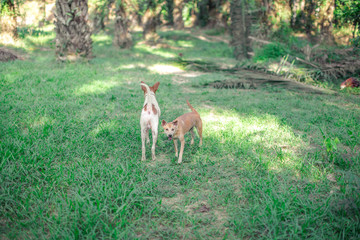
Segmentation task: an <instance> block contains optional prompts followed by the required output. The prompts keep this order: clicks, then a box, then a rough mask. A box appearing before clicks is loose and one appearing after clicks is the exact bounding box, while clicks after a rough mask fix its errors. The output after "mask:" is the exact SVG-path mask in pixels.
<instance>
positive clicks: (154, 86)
mask: <svg viewBox="0 0 360 240" xmlns="http://www.w3.org/2000/svg"><path fill="white" fill-rule="evenodd" d="M141 83H144V82H143V81H141ZM159 85H160V82H156V83H155V84H154V85H153V86H152V87H150V86H149V88H150V91H151V92H153V93H156V91H157V90H158V88H159ZM141 89H142V90H143V91H144V95H145V94H146V92H147V90H146V87H144V86H141Z"/></svg>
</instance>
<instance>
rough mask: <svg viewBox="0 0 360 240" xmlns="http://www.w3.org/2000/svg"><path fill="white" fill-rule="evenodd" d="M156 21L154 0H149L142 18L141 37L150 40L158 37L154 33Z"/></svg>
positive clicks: (152, 40) (153, 40) (154, 40)
mask: <svg viewBox="0 0 360 240" xmlns="http://www.w3.org/2000/svg"><path fill="white" fill-rule="evenodd" d="M157 22H158V14H157V6H156V3H155V0H149V1H148V6H147V9H146V11H145V14H144V18H143V37H144V39H145V40H147V41H150V42H154V43H155V42H157V41H158V39H159V38H160V37H159V35H158V34H157V33H156V26H157Z"/></svg>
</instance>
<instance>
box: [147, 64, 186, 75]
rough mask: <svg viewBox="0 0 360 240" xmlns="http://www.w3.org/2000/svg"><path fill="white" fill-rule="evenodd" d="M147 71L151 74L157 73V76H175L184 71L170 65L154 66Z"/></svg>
mask: <svg viewBox="0 0 360 240" xmlns="http://www.w3.org/2000/svg"><path fill="white" fill-rule="evenodd" d="M149 69H150V70H151V71H152V72H155V73H158V74H175V73H183V72H184V70H182V69H180V68H178V67H175V66H172V65H165V64H155V65H153V66H150V67H149Z"/></svg>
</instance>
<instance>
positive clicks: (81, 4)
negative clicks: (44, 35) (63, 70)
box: [55, 0, 92, 60]
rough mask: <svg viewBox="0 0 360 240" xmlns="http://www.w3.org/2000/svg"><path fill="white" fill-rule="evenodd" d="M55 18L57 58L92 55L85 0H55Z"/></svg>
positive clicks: (74, 58)
mask: <svg viewBox="0 0 360 240" xmlns="http://www.w3.org/2000/svg"><path fill="white" fill-rule="evenodd" d="M55 19H56V21H55V31H56V55H57V58H58V59H60V60H76V59H78V58H79V57H83V58H90V57H92V40H91V31H90V26H89V25H88V4H87V0H56V10H55Z"/></svg>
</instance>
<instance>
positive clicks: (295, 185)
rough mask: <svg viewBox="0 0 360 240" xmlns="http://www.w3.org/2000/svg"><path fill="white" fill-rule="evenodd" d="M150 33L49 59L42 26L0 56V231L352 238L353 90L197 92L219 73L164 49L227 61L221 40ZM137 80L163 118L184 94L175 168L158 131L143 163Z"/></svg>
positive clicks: (355, 226)
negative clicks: (152, 91) (11, 56)
mask: <svg viewBox="0 0 360 240" xmlns="http://www.w3.org/2000/svg"><path fill="white" fill-rule="evenodd" d="M160 35H161V37H162V38H163V41H164V42H166V43H167V44H169V45H170V46H173V47H174V48H166V49H164V48H160V49H155V48H151V47H149V46H146V45H144V44H139V43H138V44H137V45H135V46H134V48H133V49H132V50H119V49H116V48H115V47H113V46H112V45H111V37H109V36H105V35H97V36H94V38H93V39H94V55H95V56H96V58H94V59H93V60H91V61H90V62H89V63H59V62H56V61H55V56H54V44H53V41H52V39H48V36H53V35H49V34H46V35H45V36H46V39H40V40H39V39H37V38H36V36H29V37H26V36H25V37H24V40H23V41H24V42H26V44H23V45H20V47H21V46H22V47H23V49H19V50H20V51H22V52H25V53H27V54H28V56H27V58H26V60H24V61H15V62H8V63H1V64H0V78H1V79H0V88H1V90H0V121H1V122H0V134H1V135H0V140H1V145H0V153H1V155H0V156H1V162H0V176H1V178H0V184H1V185H0V186H1V187H0V221H1V225H0V235H1V238H4V239H7V238H8V239H45V238H46V239H49V238H50V239H91V238H94V239H99V238H106V239H111V238H114V239H180V238H181V239H183V238H184V239H259V238H260V239H304V238H310V239H358V238H359V234H360V224H359V222H360V221H359V220H360V212H359V211H360V200H359V199H360V198H359V192H360V191H359V190H360V176H359V174H360V166H359V158H360V155H359V150H360V148H359V142H360V127H359V120H360V99H359V98H358V97H357V96H353V95H350V94H348V93H336V94H332V95H329V94H322V95H320V94H314V93H306V92H294V91H289V90H286V89H281V88H277V87H274V86H268V87H267V88H263V89H256V90H236V89H212V88H203V87H201V85H202V84H204V83H208V82H211V81H215V80H219V79H225V78H226V77H227V76H225V75H223V74H221V73H194V72H187V71H186V70H183V69H177V68H176V67H175V65H173V63H172V61H173V58H174V57H176V56H177V55H178V53H180V52H181V53H183V54H184V58H187V59H200V60H206V61H208V60H212V61H214V62H219V61H220V60H219V59H221V62H227V61H228V62H232V61H233V60H232V59H231V50H230V49H229V48H228V47H227V46H226V45H225V44H224V43H219V42H208V41H203V40H200V39H198V38H195V37H193V36H192V35H190V34H187V33H183V32H177V31H176V32H162V33H160ZM39 37H40V36H39ZM134 37H135V41H136V42H139V41H140V40H141V39H140V34H138V33H136V34H134ZM47 39H48V40H47ZM30 40H31V41H30ZM30 44H31V46H30ZM20 47H19V48H20ZM141 80H143V81H145V82H146V83H149V84H153V83H155V82H156V81H160V83H161V84H160V87H159V91H158V92H157V100H158V102H159V105H160V108H161V110H162V116H161V119H165V120H166V121H171V120H173V119H175V118H176V117H177V116H179V115H181V114H183V113H185V112H187V111H189V110H188V107H187V106H186V102H185V99H189V100H190V102H191V104H192V105H193V106H194V107H195V108H196V109H197V110H198V112H199V113H200V114H201V117H202V119H203V123H204V133H203V135H204V139H203V141H204V142H203V146H202V147H201V148H198V147H197V143H198V138H196V141H195V143H196V144H195V145H194V146H190V145H189V143H190V137H189V136H187V138H186V141H187V142H186V146H185V151H184V156H183V164H181V165H178V164H176V160H177V159H176V158H175V156H174V148H173V144H172V143H171V142H169V141H167V140H166V137H165V135H164V134H163V133H162V130H161V129H159V130H160V133H161V135H160V136H159V140H158V146H157V148H156V151H157V160H156V161H152V160H150V159H151V154H150V146H147V161H146V162H141V161H140V159H141V140H140V126H139V117H140V109H141V106H142V104H143V101H144V98H143V93H142V91H141V88H140V85H139V83H140V81H141ZM336 138H338V139H339V142H336V141H335V139H336ZM326 144H332V148H330V150H328V148H327V146H328V145H326Z"/></svg>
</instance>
